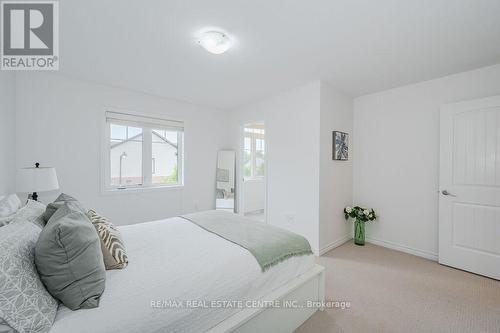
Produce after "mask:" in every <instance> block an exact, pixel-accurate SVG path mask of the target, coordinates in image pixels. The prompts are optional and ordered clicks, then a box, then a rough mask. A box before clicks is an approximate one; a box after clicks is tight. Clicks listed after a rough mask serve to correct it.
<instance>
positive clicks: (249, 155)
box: [243, 124, 266, 178]
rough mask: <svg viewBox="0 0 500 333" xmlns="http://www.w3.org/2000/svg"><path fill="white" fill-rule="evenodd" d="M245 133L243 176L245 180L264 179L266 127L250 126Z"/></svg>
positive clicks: (259, 125)
mask: <svg viewBox="0 0 500 333" xmlns="http://www.w3.org/2000/svg"><path fill="white" fill-rule="evenodd" d="M244 131H245V133H244V148H243V154H244V156H243V158H244V160H243V162H244V167H243V176H244V177H245V178H259V177H264V173H265V153H266V150H265V147H266V145H265V130H264V125H263V124H248V125H246V126H245V130H244Z"/></svg>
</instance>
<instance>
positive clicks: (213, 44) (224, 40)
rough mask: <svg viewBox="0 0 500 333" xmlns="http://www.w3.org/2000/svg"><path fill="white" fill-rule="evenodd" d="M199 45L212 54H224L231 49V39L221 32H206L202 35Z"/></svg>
mask: <svg viewBox="0 0 500 333" xmlns="http://www.w3.org/2000/svg"><path fill="white" fill-rule="evenodd" d="M198 44H200V45H201V46H203V48H204V49H205V50H207V51H208V52H210V53H213V54H222V53H224V52H226V51H227V50H229V48H230V47H231V39H230V38H229V36H228V35H227V34H225V33H223V32H220V31H215V30H213V31H206V32H203V33H201V35H200V37H199V38H198Z"/></svg>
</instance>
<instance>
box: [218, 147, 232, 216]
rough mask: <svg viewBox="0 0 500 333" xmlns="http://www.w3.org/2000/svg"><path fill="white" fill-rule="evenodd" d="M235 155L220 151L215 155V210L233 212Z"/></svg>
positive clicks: (229, 151) (230, 152) (230, 151)
mask: <svg viewBox="0 0 500 333" xmlns="http://www.w3.org/2000/svg"><path fill="white" fill-rule="evenodd" d="M235 163H236V153H235V152H234V151H232V150H221V151H219V153H218V154H217V175H216V177H217V179H216V182H217V186H216V196H215V198H216V199H215V209H217V210H227V211H230V212H234V206H235V205H234V202H235V200H234V199H235V186H234V185H235Z"/></svg>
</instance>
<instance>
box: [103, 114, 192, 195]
mask: <svg viewBox="0 0 500 333" xmlns="http://www.w3.org/2000/svg"><path fill="white" fill-rule="evenodd" d="M109 113H116V114H120V115H123V118H124V119H123V123H125V122H127V120H129V121H130V122H135V120H137V119H140V118H150V119H153V120H155V121H159V122H160V123H159V124H156V123H155V125H154V126H150V125H147V124H142V125H141V126H143V127H145V128H149V129H151V128H152V127H155V128H166V129H168V128H175V129H178V128H180V127H182V129H183V130H182V131H179V132H178V135H179V136H182V139H181V140H179V139H180V138H178V147H177V150H178V152H179V153H178V154H177V175H178V182H177V183H172V184H151V180H150V179H149V180H147V179H146V174H145V173H144V170H152V161H151V160H149V159H147V158H143V160H142V161H143V165H142V168H143V184H141V185H135V186H123V187H119V186H110V185H109V184H108V180H109V179H110V177H111V175H110V173H111V171H110V166H111V165H110V160H109V158H110V145H109V141H110V136H111V133H110V127H109V125H108V121H107V120H108V114H109ZM127 117H129V118H127ZM125 119H126V120H125ZM139 122H140V121H139ZM132 125H133V124H132ZM157 125H158V126H157ZM101 126H102V130H101V160H100V169H101V172H100V175H101V176H100V187H101V194H103V195H113V194H126V193H129V194H132V193H137V192H150V191H158V190H177V189H183V188H184V121H183V120H170V119H167V117H166V116H165V115H158V114H145V113H138V112H136V111H131V110H125V109H117V108H113V107H105V108H104V109H103V117H102V118H101ZM134 126H137V124H135V125H134ZM146 132H147V133H146ZM146 132H143V154H144V151H145V149H146V150H147V151H149V150H150V149H152V146H151V145H148V144H146V142H147V141H146V139H147V136H148V135H149V136H151V131H146ZM147 151H146V152H147ZM148 160H149V161H148ZM145 167H149V169H145Z"/></svg>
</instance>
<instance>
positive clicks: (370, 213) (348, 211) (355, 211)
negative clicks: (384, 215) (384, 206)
mask: <svg viewBox="0 0 500 333" xmlns="http://www.w3.org/2000/svg"><path fill="white" fill-rule="evenodd" d="M344 215H345V219H346V220H348V219H349V218H350V217H352V218H353V219H355V220H358V221H362V222H368V221H373V220H375V219H376V218H377V214H375V211H374V210H373V209H372V208H370V209H369V208H363V207H359V206H355V207H349V206H347V207H346V208H344Z"/></svg>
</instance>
